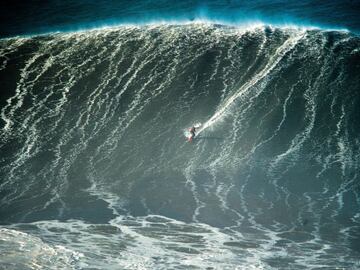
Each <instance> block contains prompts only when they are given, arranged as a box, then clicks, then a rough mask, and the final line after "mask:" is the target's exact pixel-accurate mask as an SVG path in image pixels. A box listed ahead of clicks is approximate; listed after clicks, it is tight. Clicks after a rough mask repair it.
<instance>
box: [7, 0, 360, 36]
mask: <svg viewBox="0 0 360 270" xmlns="http://www.w3.org/2000/svg"><path fill="white" fill-rule="evenodd" d="M359 12H360V1H359V0H344V1H339V0H336V1H316V0H304V1H287V0H273V1H263V0H261V1H259V0H254V1H251V0H246V1H241V0H227V1H224V0H216V1H189V0H184V1H173V0H171V1H166V0H159V1H150V0H138V1H132V0H127V1H123V0H122V1H104V0H102V1H90V0H88V1H55V0H51V1H5V3H2V8H1V10H0V17H1V24H0V36H2V37H9V36H14V35H24V34H34V33H44V32H49V31H50V32H53V31H72V30H78V29H87V28H95V27H99V26H106V25H118V24H126V23H135V24H139V23H141V24H142V23H150V22H159V21H170V20H173V21H192V20H199V19H202V20H211V21H218V22H221V23H226V24H229V23H232V24H243V23H249V22H254V21H260V22H264V23H265V24H282V25H283V24H296V25H305V26H316V27H326V28H340V29H348V30H350V31H353V32H358V31H360V19H359Z"/></svg>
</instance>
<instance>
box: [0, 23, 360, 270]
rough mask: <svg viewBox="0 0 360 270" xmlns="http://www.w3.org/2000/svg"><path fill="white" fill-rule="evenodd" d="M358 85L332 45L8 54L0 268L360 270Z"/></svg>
mask: <svg viewBox="0 0 360 270" xmlns="http://www.w3.org/2000/svg"><path fill="white" fill-rule="evenodd" d="M359 70H360V40H359V38H358V37H357V36H354V35H352V34H351V33H348V32H341V31H325V30H319V29H302V28H286V27H284V28H274V27H270V26H261V25H259V26H254V27H247V28H241V27H231V26H225V25H215V24H207V23H192V24H183V25H181V24H178V25H169V24H163V25H148V26H121V27H117V28H108V29H100V30H91V31H84V32H75V33H58V34H48V35H44V36H34V37H26V38H20V37H19V38H9V39H2V40H0V81H1V84H2V86H1V92H2V95H1V100H0V109H1V119H0V128H1V133H0V177H1V178H0V199H1V202H0V222H1V224H2V225H1V227H0V249H1V253H2V254H3V255H2V256H1V258H0V265H1V266H0V268H1V269H43V268H44V269H330V268H332V269H334V268H336V267H338V268H345V269H358V268H359V267H360V259H359V258H360V233H359V232H360V197H359V192H360V186H359V180H360V175H359V171H360V167H359V165H360V164H359V163H360V142H359V134H360V117H359V116H360V94H359V89H360V73H359ZM198 122H201V123H203V125H202V126H201V128H200V129H199V130H198V134H197V136H196V138H195V139H194V140H193V142H192V143H188V142H187V141H186V138H185V137H184V135H183V133H184V131H185V130H187V128H189V127H191V126H192V125H193V124H195V123H198Z"/></svg>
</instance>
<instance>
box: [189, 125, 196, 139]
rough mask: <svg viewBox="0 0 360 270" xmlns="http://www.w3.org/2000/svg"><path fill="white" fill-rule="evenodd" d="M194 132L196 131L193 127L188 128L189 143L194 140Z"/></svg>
mask: <svg viewBox="0 0 360 270" xmlns="http://www.w3.org/2000/svg"><path fill="white" fill-rule="evenodd" d="M195 131H196V128H195V127H191V128H189V132H190V137H189V142H191V141H192V139H193V138H195Z"/></svg>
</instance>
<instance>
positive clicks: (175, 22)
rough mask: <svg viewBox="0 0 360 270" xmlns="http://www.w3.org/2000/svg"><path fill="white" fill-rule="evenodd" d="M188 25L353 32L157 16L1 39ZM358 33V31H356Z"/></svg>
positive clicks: (289, 23)
mask: <svg viewBox="0 0 360 270" xmlns="http://www.w3.org/2000/svg"><path fill="white" fill-rule="evenodd" d="M182 25H184V26H186V25H215V26H223V27H226V26H228V27H234V28H239V29H254V28H260V27H266V26H269V27H274V28H280V29H291V28H293V29H303V30H323V31H339V32H351V31H350V30H349V29H347V28H344V27H334V26H327V25H322V24H314V23H308V22H301V21H299V20H296V19H295V20H292V19H289V20H279V21H277V20H264V19H259V18H250V19H246V18H242V19H239V20H236V19H235V20H226V19H222V18H220V19H219V18H208V17H196V18H164V19H161V18H157V19H149V20H146V19H145V20H143V21H137V20H134V21H131V20H130V21H125V20H124V21H121V20H105V21H101V22H93V23H85V24H76V25H72V26H65V27H63V28H59V29H56V27H54V28H53V27H50V28H49V29H48V30H43V31H35V32H33V33H28V34H20V35H15V36H10V37H6V38H1V37H0V40H1V39H11V38H32V37H36V36H46V35H52V34H61V33H77V32H87V31H92V30H106V29H115V28H119V27H157V26H182ZM355 34H356V32H355Z"/></svg>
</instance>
